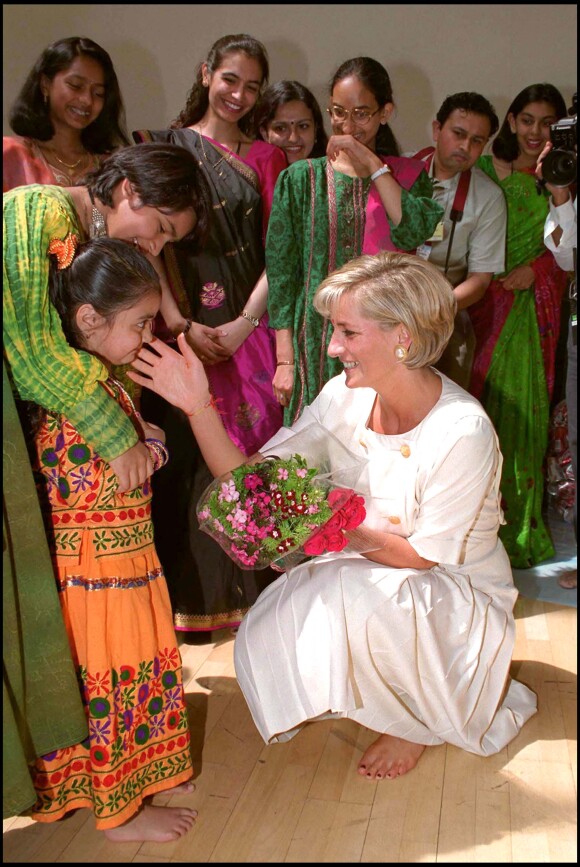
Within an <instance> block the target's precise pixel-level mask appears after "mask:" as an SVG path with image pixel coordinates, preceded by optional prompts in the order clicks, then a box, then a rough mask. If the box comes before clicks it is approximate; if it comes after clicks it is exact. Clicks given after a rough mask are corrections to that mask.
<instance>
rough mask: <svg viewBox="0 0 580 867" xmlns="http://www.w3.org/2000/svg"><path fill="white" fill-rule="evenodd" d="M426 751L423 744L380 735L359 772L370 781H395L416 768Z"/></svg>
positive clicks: (360, 763)
mask: <svg viewBox="0 0 580 867" xmlns="http://www.w3.org/2000/svg"><path fill="white" fill-rule="evenodd" d="M424 749H425V747H424V745H423V744H414V743H412V742H411V741H404V740H402V738H396V737H393V735H379V737H378V738H377V739H376V741H373V743H372V744H371V745H370V747H369V748H368V749H367V750H366V751H365V753H364V755H363V757H362V759H361V760H360V762H359V764H358V772H359V774H360V775H361V776H363V777H367V778H368V779H369V780H384V779H387V780H394V779H395V777H400V776H401V775H402V774H406V773H407V771H410V770H412V768H414V767H415V765H416V764H417V762H418V761H419V758H420V757H421V753H422V752H423V750H424Z"/></svg>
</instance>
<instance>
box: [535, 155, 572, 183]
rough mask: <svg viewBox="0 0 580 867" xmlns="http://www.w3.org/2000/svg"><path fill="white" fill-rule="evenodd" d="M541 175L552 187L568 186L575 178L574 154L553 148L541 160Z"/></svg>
mask: <svg viewBox="0 0 580 867" xmlns="http://www.w3.org/2000/svg"><path fill="white" fill-rule="evenodd" d="M542 176H543V178H544V180H545V181H546V182H547V183H548V184H552V186H553V187H569V186H570V184H573V183H574V181H575V180H576V154H575V153H573V152H572V151H562V150H553V151H550V153H549V154H548V155H547V157H546V158H545V159H544V160H543V161H542Z"/></svg>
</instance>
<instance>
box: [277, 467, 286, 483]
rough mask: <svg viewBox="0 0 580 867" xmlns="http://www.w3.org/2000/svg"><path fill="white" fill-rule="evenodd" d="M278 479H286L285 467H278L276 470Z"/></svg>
mask: <svg viewBox="0 0 580 867" xmlns="http://www.w3.org/2000/svg"><path fill="white" fill-rule="evenodd" d="M278 478H279V479H283V480H284V481H286V479H287V478H288V470H287V469H285V467H280V469H279V470H278Z"/></svg>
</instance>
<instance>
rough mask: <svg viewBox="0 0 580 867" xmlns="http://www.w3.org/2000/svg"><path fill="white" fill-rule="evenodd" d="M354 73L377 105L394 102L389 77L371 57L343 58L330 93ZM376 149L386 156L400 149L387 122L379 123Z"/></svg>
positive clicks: (334, 76) (397, 154)
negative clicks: (343, 60)
mask: <svg viewBox="0 0 580 867" xmlns="http://www.w3.org/2000/svg"><path fill="white" fill-rule="evenodd" d="M351 75H354V76H356V78H358V79H359V81H360V82H361V83H362V84H364V86H365V87H366V88H367V89H368V90H370V92H371V93H372V94H373V96H374V98H375V99H376V101H377V103H378V105H379V106H380V107H381V108H382V107H383V106H384V105H385V103H387V102H394V99H393V88H392V87H391V79H390V78H389V73H388V72H387V70H386V69H385V67H384V66H383V65H382V64H381V63H379V62H378V60H373V58H372V57H353V58H352V60H345V62H344V63H343V64H341V66H339V67H338V69H337V70H336V72H335V73H334V75H333V76H332V81H331V82H330V88H329V90H330V95H331V96H332V91H333V90H334V88H335V86H336V85H337V84H338V83H339V81H342V80H343V79H344V78H348V77H349V76H351ZM376 149H377V153H378V154H384V155H385V156H388V157H398V156H400V154H401V149H400V147H399V145H398V142H397V140H396V138H395V136H394V135H393V131H392V130H391V127H390V126H389V124H388V123H385V124H381V126H380V127H379V131H378V133H377V144H376Z"/></svg>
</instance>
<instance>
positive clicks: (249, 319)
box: [241, 310, 260, 328]
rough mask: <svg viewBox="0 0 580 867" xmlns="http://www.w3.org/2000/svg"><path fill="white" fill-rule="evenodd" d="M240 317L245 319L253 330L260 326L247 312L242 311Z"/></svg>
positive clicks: (258, 321) (257, 320)
mask: <svg viewBox="0 0 580 867" xmlns="http://www.w3.org/2000/svg"><path fill="white" fill-rule="evenodd" d="M241 316H243V317H244V319H247V320H248V322H250V323H251V324H252V325H253V326H254V328H257V327H258V325H259V324H260V320H259V319H256V317H255V316H252V314H251V313H248V311H247V310H242V312H241Z"/></svg>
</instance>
